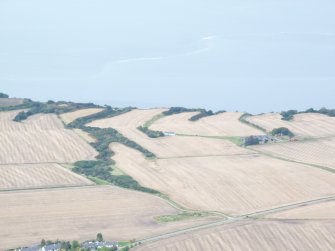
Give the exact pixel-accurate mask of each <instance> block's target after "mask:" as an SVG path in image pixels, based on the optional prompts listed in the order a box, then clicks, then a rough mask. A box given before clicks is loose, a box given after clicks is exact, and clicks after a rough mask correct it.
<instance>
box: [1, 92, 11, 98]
mask: <svg viewBox="0 0 335 251" xmlns="http://www.w3.org/2000/svg"><path fill="white" fill-rule="evenodd" d="M0 98H9V96H8V95H7V94H6V93H2V92H0Z"/></svg>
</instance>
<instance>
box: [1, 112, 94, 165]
mask: <svg viewBox="0 0 335 251" xmlns="http://www.w3.org/2000/svg"><path fill="white" fill-rule="evenodd" d="M17 113H18V111H11V112H0V138H1V141H0V148H1V151H0V164H23V163H45V162H60V163H69V162H71V163H72V162H75V161H78V160H89V159H94V157H95V156H96V155H97V152H96V151H95V150H94V149H93V148H92V147H91V146H90V145H89V144H88V143H86V141H85V140H83V139H82V138H81V137H79V136H78V135H77V134H76V133H75V132H73V131H72V130H68V129H65V128H64V126H63V124H62V122H61V120H60V119H59V118H58V117H57V116H56V115H55V114H37V115H34V116H31V117H29V118H28V119H27V120H24V121H22V122H14V121H12V120H13V118H14V117H15V115H16V114H17Z"/></svg>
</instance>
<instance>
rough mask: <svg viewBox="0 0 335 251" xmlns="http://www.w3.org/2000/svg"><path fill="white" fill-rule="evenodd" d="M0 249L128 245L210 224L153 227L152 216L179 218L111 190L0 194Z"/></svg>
mask: <svg viewBox="0 0 335 251" xmlns="http://www.w3.org/2000/svg"><path fill="white" fill-rule="evenodd" d="M0 201H1V205H2V206H1V207H0V240H1V242H0V250H5V249H9V248H15V247H17V246H28V245H33V244H38V242H39V241H40V240H41V239H43V238H44V239H46V240H49V239H50V240H56V239H60V240H79V241H84V240H90V239H94V238H95V236H96V234H97V233H99V232H101V233H103V235H104V237H105V238H106V239H107V240H113V241H128V240H130V239H132V238H137V239H139V238H144V237H147V236H150V235H155V234H161V233H165V232H170V231H173V230H175V229H177V228H182V227H187V226H193V225H195V224H201V223H207V222H209V221H211V220H212V219H209V218H202V219H199V220H189V221H181V222H175V223H169V224H158V223H156V222H155V221H154V217H156V216H159V215H170V214H176V213H179V211H178V210H177V209H175V208H172V207H171V206H170V205H169V204H167V203H166V202H165V201H164V200H162V199H160V198H158V197H155V196H152V195H149V194H145V193H140V192H135V191H130V190H125V189H121V188H118V187H113V186H99V187H85V188H84V187H81V188H61V189H43V190H30V191H29V190H26V191H11V192H0Z"/></svg>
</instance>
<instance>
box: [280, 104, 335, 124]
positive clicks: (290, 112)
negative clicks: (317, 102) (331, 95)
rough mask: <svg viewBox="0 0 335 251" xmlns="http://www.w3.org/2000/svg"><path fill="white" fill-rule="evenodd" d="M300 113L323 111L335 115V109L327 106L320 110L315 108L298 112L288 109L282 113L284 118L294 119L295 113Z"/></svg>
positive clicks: (322, 112) (325, 113)
mask: <svg viewBox="0 0 335 251" xmlns="http://www.w3.org/2000/svg"><path fill="white" fill-rule="evenodd" d="M299 113H321V114H324V115H327V116H330V117H335V109H327V108H324V107H323V108H321V109H319V110H315V109H313V108H310V109H307V110H306V111H301V112H298V111H297V110H288V111H283V112H281V113H280V114H281V115H282V120H287V121H289V120H292V119H293V118H294V115H296V114H299Z"/></svg>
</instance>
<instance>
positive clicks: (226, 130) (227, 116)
mask: <svg viewBox="0 0 335 251" xmlns="http://www.w3.org/2000/svg"><path fill="white" fill-rule="evenodd" d="M196 114H198V112H185V113H180V114H175V115H171V116H166V117H163V118H161V119H159V120H157V121H155V123H153V124H152V125H151V126H150V129H152V130H157V131H166V132H170V131H171V132H175V133H178V134H190V135H202V136H249V135H262V134H264V133H263V132H262V131H259V130H257V129H255V128H253V127H250V126H248V125H245V124H243V123H241V122H240V121H239V118H240V117H241V116H242V115H243V113H241V112H224V113H220V114H218V115H214V116H209V117H204V118H201V119H200V120H197V121H189V120H188V119H189V118H191V117H192V116H194V115H196Z"/></svg>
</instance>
